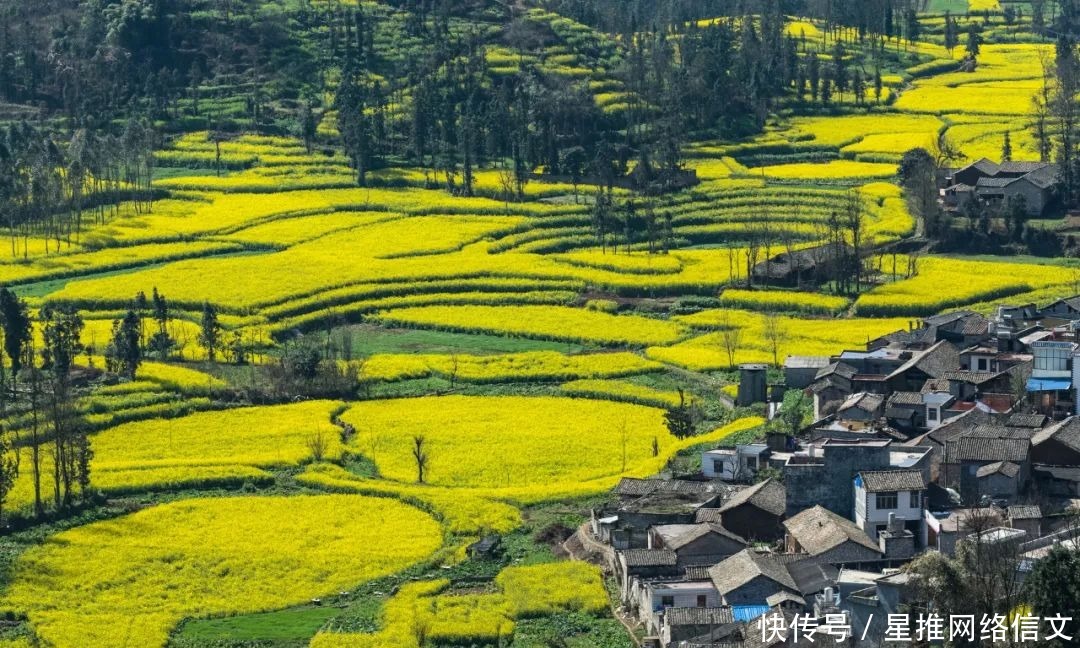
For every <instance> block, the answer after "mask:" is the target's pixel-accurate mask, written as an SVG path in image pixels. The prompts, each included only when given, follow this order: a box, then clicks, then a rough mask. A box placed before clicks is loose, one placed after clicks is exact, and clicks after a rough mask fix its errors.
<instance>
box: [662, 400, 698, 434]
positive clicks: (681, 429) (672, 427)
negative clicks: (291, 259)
mask: <svg viewBox="0 0 1080 648" xmlns="http://www.w3.org/2000/svg"><path fill="white" fill-rule="evenodd" d="M664 422H665V423H666V424H667V428H668V432H671V436H673V437H675V438H676V439H685V438H687V437H691V436H693V435H694V432H695V430H694V416H693V412H692V411H691V409H690V407H689V406H688V405H687V403H686V396H685V394H684V393H683V390H681V389H680V390H679V404H678V405H676V406H675V407H672V408H671V409H669V410H667V411H666V412H664Z"/></svg>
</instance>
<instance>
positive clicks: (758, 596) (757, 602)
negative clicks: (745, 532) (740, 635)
mask: <svg viewBox="0 0 1080 648" xmlns="http://www.w3.org/2000/svg"><path fill="white" fill-rule="evenodd" d="M709 577H710V578H711V579H712V582H713V585H714V586H715V587H716V591H717V592H719V593H720V596H721V598H722V599H723V601H724V604H725V605H730V606H737V607H743V606H754V607H768V604H767V602H766V600H767V599H768V598H769V597H771V596H773V595H775V594H777V593H779V592H786V593H788V594H790V595H792V596H796V597H799V596H800V595H799V588H798V585H797V584H796V583H795V579H794V578H792V576H791V573H790V572H788V570H787V567H786V566H785V563H784V559H783V558H781V557H779V556H775V555H771V554H762V553H758V552H757V551H754V550H753V549H746V550H744V551H740V552H739V553H737V554H735V555H734V556H731V557H730V558H727V559H726V560H724V561H723V562H720V563H718V564H716V565H714V566H713V567H711V568H710V569H709ZM800 598H801V597H800ZM803 604H804V605H805V601H803Z"/></svg>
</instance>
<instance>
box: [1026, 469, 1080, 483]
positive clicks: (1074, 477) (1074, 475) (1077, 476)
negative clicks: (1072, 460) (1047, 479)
mask: <svg viewBox="0 0 1080 648" xmlns="http://www.w3.org/2000/svg"><path fill="white" fill-rule="evenodd" d="M1034 470H1035V471H1036V472H1041V473H1045V474H1048V475H1050V476H1051V477H1053V478H1054V479H1060V480H1063V481H1070V482H1080V467H1078V466H1043V465H1037V466H1034Z"/></svg>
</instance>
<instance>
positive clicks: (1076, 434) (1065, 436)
mask: <svg viewBox="0 0 1080 648" xmlns="http://www.w3.org/2000/svg"><path fill="white" fill-rule="evenodd" d="M1051 440H1053V441H1056V442H1057V443H1060V444H1061V445H1063V446H1065V447H1066V448H1069V449H1071V450H1075V451H1077V452H1080V416H1072V417H1069V418H1067V419H1065V420H1064V421H1061V422H1059V423H1055V424H1053V425H1051V426H1049V427H1047V428H1043V429H1042V430H1039V431H1038V432H1036V433H1035V436H1033V437H1031V442H1032V444H1034V445H1037V446H1038V445H1042V444H1044V443H1046V442H1048V441H1051Z"/></svg>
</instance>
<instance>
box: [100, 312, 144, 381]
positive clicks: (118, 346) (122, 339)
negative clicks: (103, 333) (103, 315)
mask: <svg viewBox="0 0 1080 648" xmlns="http://www.w3.org/2000/svg"><path fill="white" fill-rule="evenodd" d="M141 329H142V318H140V317H139V315H138V313H136V312H135V310H134V309H129V310H128V312H127V314H125V315H124V317H123V318H121V319H118V320H115V321H113V324H112V336H111V339H110V340H109V345H108V346H107V347H106V348H105V367H106V369H108V370H109V371H111V372H113V373H116V374H120V375H121V376H124V377H126V378H127V379H129V380H134V379H135V372H136V371H137V370H138V369H139V365H140V364H141V363H142V346H141V345H140V344H139V339H140V337H141V333H140V330H141Z"/></svg>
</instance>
